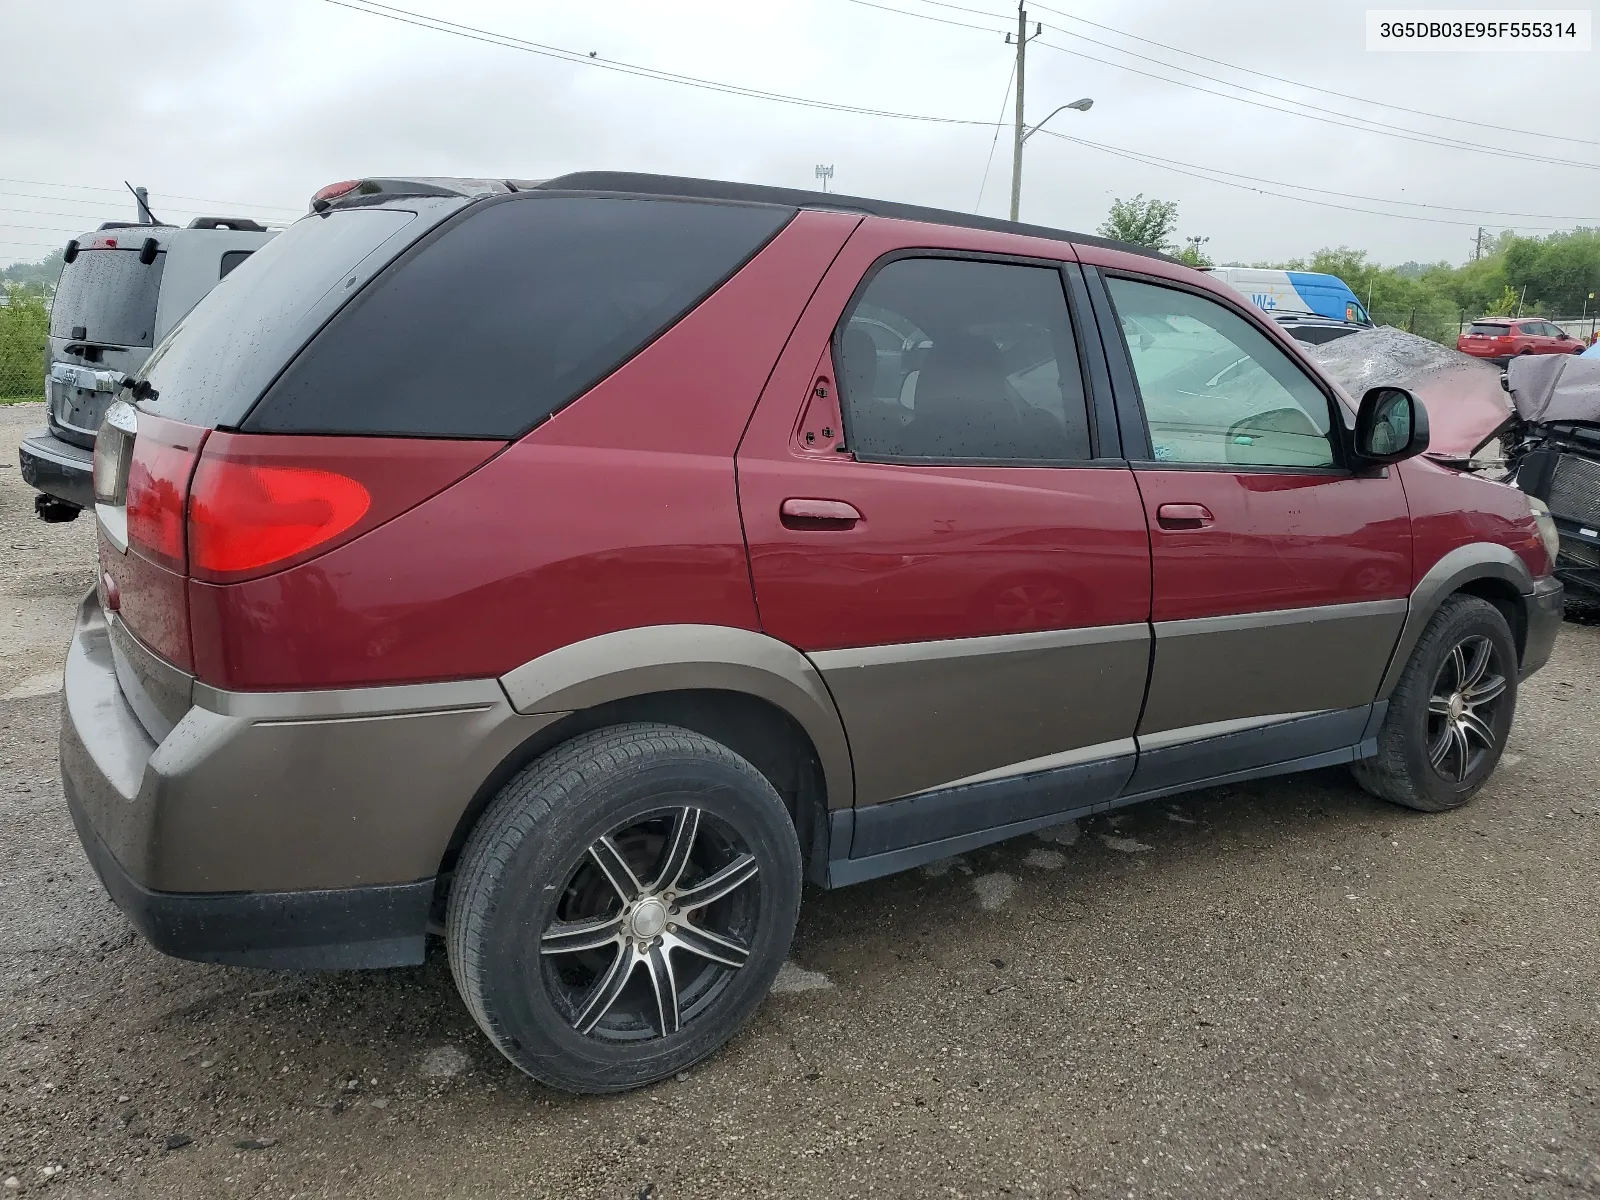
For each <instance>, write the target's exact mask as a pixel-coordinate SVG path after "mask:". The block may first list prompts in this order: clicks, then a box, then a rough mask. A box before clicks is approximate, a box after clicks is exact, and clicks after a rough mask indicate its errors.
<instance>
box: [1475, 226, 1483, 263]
mask: <svg viewBox="0 0 1600 1200" xmlns="http://www.w3.org/2000/svg"><path fill="white" fill-rule="evenodd" d="M1482 256H1483V226H1482V225H1479V226H1478V240H1477V242H1475V243H1474V244H1473V247H1472V261H1473V262H1477V261H1478V259H1479V258H1481V257H1482Z"/></svg>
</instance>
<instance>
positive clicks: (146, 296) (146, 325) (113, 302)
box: [50, 250, 167, 346]
mask: <svg viewBox="0 0 1600 1200" xmlns="http://www.w3.org/2000/svg"><path fill="white" fill-rule="evenodd" d="M166 265H167V253H166V251H165V250H163V251H161V252H159V253H158V254H157V255H156V260H155V262H153V263H150V264H148V265H146V264H145V263H142V262H140V261H139V252H138V251H137V250H80V251H78V256H77V257H76V258H74V259H73V260H72V261H71V262H69V263H67V264H66V265H65V266H63V267H62V268H61V281H60V282H59V283H58V284H57V285H56V299H55V306H54V307H53V308H52V309H51V314H50V336H51V337H56V338H73V337H76V339H78V340H83V341H90V342H99V343H101V344H103V345H109V346H148V345H150V344H151V340H152V337H153V335H154V334H155V330H156V300H157V298H159V297H160V295H161V273H162V271H163V270H164V269H165V268H166ZM78 328H81V329H82V330H83V332H82V333H81V334H77V335H74V334H73V330H74V329H78Z"/></svg>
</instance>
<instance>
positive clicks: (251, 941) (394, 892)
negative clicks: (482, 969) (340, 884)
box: [66, 784, 433, 970]
mask: <svg viewBox="0 0 1600 1200" xmlns="http://www.w3.org/2000/svg"><path fill="white" fill-rule="evenodd" d="M66 792H67V808H68V810H69V811H70V812H71V813H72V823H73V825H74V826H76V827H77V830H78V837H79V839H80V840H82V842H83V848H84V851H85V853H87V854H88V856H89V862H90V863H91V864H92V865H93V867H94V870H95V874H96V875H98V876H100V882H101V883H102V884H104V885H105V889H106V892H107V893H108V894H109V895H110V896H111V899H112V901H113V902H114V903H115V904H116V906H117V907H118V908H120V909H121V910H122V911H123V913H124V914H125V915H126V916H127V918H128V920H130V921H132V922H133V925H134V928H136V929H137V930H138V931H139V932H140V933H142V934H143V935H144V936H145V939H146V940H147V941H149V943H150V944H151V945H152V946H154V947H155V948H156V949H157V950H160V951H161V952H162V953H163V954H170V955H172V956H173V957H174V958H188V959H194V960H195V961H197V962H214V963H227V964H230V965H232V966H240V967H275V968H280V969H295V970H317V969H327V970H350V969H353V968H357V967H401V966H408V965H411V964H414V963H420V962H421V961H422V959H423V941H424V934H425V933H426V930H427V922H428V908H429V906H430V905H431V904H432V902H433V880H431V879H425V880H421V881H419V882H417V883H409V884H397V885H394V886H391V887H359V888H338V889H327V890H322V891H307V892H154V891H151V890H150V889H149V888H146V887H141V886H140V885H139V884H138V883H136V882H135V881H134V879H133V877H132V876H131V875H129V874H128V873H127V872H126V871H125V870H123V869H122V864H121V863H119V862H118V861H117V860H116V858H114V857H113V856H112V854H111V851H110V850H108V849H107V848H106V845H105V843H104V842H102V841H101V840H100V836H99V834H97V833H96V832H95V830H94V828H93V827H92V826H91V825H90V823H89V818H88V815H87V813H86V812H85V811H84V806H83V804H82V803H81V801H80V800H79V798H78V797H77V795H76V794H75V792H74V789H73V787H72V786H71V784H68V786H67V789H66Z"/></svg>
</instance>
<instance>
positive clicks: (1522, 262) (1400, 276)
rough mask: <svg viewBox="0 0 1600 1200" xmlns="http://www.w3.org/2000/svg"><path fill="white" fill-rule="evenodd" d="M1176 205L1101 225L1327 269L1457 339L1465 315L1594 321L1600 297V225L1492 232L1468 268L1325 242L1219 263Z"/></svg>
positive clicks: (1382, 305) (1197, 257)
mask: <svg viewBox="0 0 1600 1200" xmlns="http://www.w3.org/2000/svg"><path fill="white" fill-rule="evenodd" d="M1177 227H1178V205H1177V202H1176V201H1172V200H1156V199H1149V200H1147V199H1145V197H1144V194H1143V193H1140V194H1139V195H1137V196H1134V197H1133V198H1132V199H1130V200H1123V199H1120V198H1119V199H1117V200H1116V201H1115V202H1114V203H1113V204H1112V205H1111V211H1110V213H1109V214H1108V215H1107V217H1106V220H1105V221H1104V222H1103V223H1102V224H1101V225H1100V228H1099V230H1098V231H1097V232H1099V233H1100V234H1101V235H1102V236H1103V237H1110V238H1116V239H1117V240H1118V241H1125V242H1132V243H1133V244H1135V245H1139V246H1147V247H1149V248H1151V249H1154V250H1162V251H1165V252H1166V253H1168V254H1171V255H1173V256H1174V257H1175V258H1178V259H1180V260H1181V261H1184V262H1187V263H1188V264H1189V265H1190V266H1196V267H1210V266H1218V265H1221V266H1230V267H1244V266H1249V267H1264V268H1268V269H1277V270H1284V271H1320V272H1324V273H1326V274H1329V275H1337V276H1338V277H1339V278H1340V279H1342V280H1344V281H1345V283H1346V284H1348V285H1349V287H1350V290H1351V291H1353V292H1354V293H1355V294H1356V295H1357V296H1358V297H1359V298H1360V299H1361V302H1362V303H1363V304H1365V305H1366V307H1367V311H1368V312H1369V313H1371V314H1372V317H1373V319H1374V320H1375V321H1377V322H1379V323H1380V324H1387V325H1397V326H1400V327H1402V328H1408V329H1411V330H1412V331H1413V332H1415V333H1419V334H1422V335H1423V336H1425V337H1430V338H1433V339H1434V340H1435V341H1440V342H1445V343H1447V344H1450V345H1453V344H1454V343H1455V339H1456V334H1457V332H1458V330H1459V328H1460V324H1461V322H1462V321H1471V320H1473V319H1474V318H1476V317H1483V316H1498V317H1511V316H1542V317H1559V318H1563V319H1572V320H1576V319H1578V318H1580V317H1585V316H1587V317H1589V318H1593V317H1594V315H1595V311H1596V304H1597V301H1596V299H1595V296H1596V295H1600V229H1597V228H1586V227H1580V228H1578V229H1574V230H1572V231H1571V232H1559V233H1551V234H1548V235H1546V236H1544V237H1525V236H1521V235H1519V234H1517V233H1515V232H1513V231H1511V230H1506V231H1504V232H1501V233H1498V234H1496V235H1494V236H1493V237H1486V238H1484V239H1483V241H1482V245H1481V249H1480V251H1479V252H1478V253H1477V254H1476V256H1475V257H1474V258H1472V259H1470V260H1468V261H1467V262H1465V263H1463V264H1461V265H1460V266H1456V265H1453V264H1451V263H1448V262H1433V263H1420V262H1406V263H1401V264H1400V265H1399V266H1383V265H1381V264H1379V263H1375V262H1372V261H1370V260H1369V259H1368V257H1367V252H1366V251H1365V250H1356V249H1352V248H1351V247H1349V246H1340V247H1337V248H1333V247H1325V248H1323V249H1321V250H1318V251H1317V252H1316V253H1315V254H1313V255H1311V256H1310V257H1309V258H1297V259H1290V260H1289V261H1287V262H1252V263H1223V264H1217V263H1213V262H1212V261H1211V260H1210V259H1208V258H1206V257H1205V255H1204V254H1203V253H1202V252H1201V246H1203V244H1204V239H1195V238H1188V239H1184V240H1183V243H1182V244H1181V245H1180V244H1179V239H1178V238H1177V237H1176V236H1175V235H1176V232H1177Z"/></svg>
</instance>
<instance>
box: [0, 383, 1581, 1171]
mask: <svg viewBox="0 0 1600 1200" xmlns="http://www.w3.org/2000/svg"><path fill="white" fill-rule="evenodd" d="M39 418H40V413H39V410H38V407H37V406H21V407H16V408H0V463H3V464H4V467H3V469H0V545H4V546H6V547H7V552H6V556H5V560H4V563H5V567H4V571H3V573H0V588H3V590H4V597H3V601H4V608H3V610H0V616H3V620H4V624H3V626H0V629H3V633H0V829H3V830H4V836H3V838H0V856H3V862H4V872H3V874H0V1180H4V1182H5V1188H6V1190H5V1191H4V1192H3V1193H0V1195H3V1196H6V1197H9V1196H15V1195H29V1196H32V1195H47V1196H59V1197H71V1196H107V1197H110V1196H161V1197H197V1198H198V1197H207V1198H209V1197H217V1196H271V1197H289V1196H300V1197H312V1196H350V1197H363V1198H365V1197H373V1196H392V1195H429V1196H517V1197H535V1196H561V1197H569V1196H605V1197H647V1198H652V1200H659V1198H667V1197H701V1196H728V1195H735V1194H739V1195H781V1196H818V1195H824V1196H854V1195H866V1194H870V1193H875V1194H879V1195H905V1194H916V1195H933V1194H948V1195H968V1196H1002V1195H1009V1196H1094V1197H1102V1196H1103V1197H1123V1196H1134V1197H1181V1198H1185V1200H1187V1198H1190V1197H1197V1196H1204V1197H1232V1196H1250V1197H1288V1196H1294V1197H1309V1196H1358V1195H1359V1196H1388V1197H1396V1196H1405V1197H1414V1196H1440V1197H1488V1196H1506V1197H1511V1196H1515V1197H1557V1196H1560V1197H1570V1196H1573V1195H1581V1194H1600V1067H1597V1064H1596V1057H1595V1051H1594V1047H1595V1045H1596V1040H1597V1034H1600V1011H1597V1002H1596V996H1597V990H1596V984H1597V983H1600V966H1597V963H1600V956H1597V950H1600V922H1597V920H1596V918H1595V900H1596V895H1597V884H1600V806H1597V804H1600V802H1597V797H1600V786H1597V768H1596V763H1597V762H1600V753H1597V752H1600V711H1597V699H1596V691H1595V686H1594V681H1595V679H1596V678H1597V667H1600V629H1596V628H1582V627H1577V626H1568V627H1567V628H1566V629H1565V630H1564V631H1563V633H1562V637H1561V642H1560V644H1559V646H1558V648H1557V653H1556V658H1555V661H1554V662H1553V663H1552V664H1551V666H1550V667H1549V668H1548V669H1547V670H1546V671H1545V672H1543V673H1542V674H1540V675H1539V676H1538V677H1536V678H1535V680H1533V681H1532V682H1531V683H1530V684H1529V685H1528V687H1527V688H1526V689H1525V691H1524V692H1523V698H1522V705H1521V711H1520V712H1519V715H1518V719H1517V724H1516V728H1515V730H1514V732H1513V734H1512V745H1511V750H1510V752H1509V753H1508V755H1507V758H1506V761H1505V764H1504V765H1503V766H1502V767H1501V770H1500V772H1499V774H1498V775H1497V776H1496V777H1495V779H1494V781H1493V782H1492V783H1491V784H1490V786H1489V787H1488V788H1487V789H1486V790H1485V791H1484V792H1483V793H1482V794H1481V795H1480V797H1479V798H1478V799H1477V801H1476V802H1475V803H1474V804H1472V805H1471V806H1469V807H1468V808H1466V809H1465V810H1463V811H1460V812H1456V813H1451V814H1448V815H1444V816H1423V815H1420V814H1415V813H1409V812H1405V811H1402V810H1399V809H1395V808H1390V807H1388V806H1386V805H1383V804H1380V803H1378V802H1376V801H1373V800H1371V799H1369V798H1368V797H1366V796H1365V795H1363V794H1362V793H1361V792H1359V791H1357V790H1356V789H1355V787H1354V786H1353V785H1352V784H1351V783H1350V782H1349V780H1348V777H1347V776H1345V775H1344V774H1342V773H1339V772H1327V773H1321V774H1316V775H1311V776H1306V777H1300V778H1292V779H1283V780H1276V781H1269V782H1265V783H1261V784H1256V785H1248V786H1241V787H1236V788H1231V789H1217V790H1213V791H1209V792H1205V793H1201V794H1197V795H1194V796H1189V797H1184V798H1183V799H1182V800H1181V802H1179V803H1175V804H1168V803H1160V804H1155V805H1150V806H1146V807H1145V808H1143V809H1140V810H1135V811H1132V812H1129V813H1128V814H1127V815H1126V816H1124V817H1122V818H1120V819H1116V820H1097V821H1093V822H1088V823H1085V824H1084V825H1082V826H1081V827H1079V826H1068V827H1064V828H1061V829H1058V830H1055V831H1051V833H1050V834H1049V836H1047V837H1038V836H1035V837H1029V838H1026V839H1020V840H1018V841H1015V842H1011V843H1007V844H1005V845H1002V846H998V847H995V848H994V849H992V850H989V851H984V852H979V853H975V854H971V855H967V856H965V857H964V858H962V859H958V860H953V861H951V862H947V863H942V864H937V865H936V866H935V867H932V868H928V869H925V870H922V871H917V872H912V873H910V874H909V875H905V876H902V877H898V878H894V879H887V880H882V881H879V882H877V883H871V884H865V885H862V886H859V887H856V888H851V889H847V890H844V891H841V892H836V893H832V894H824V893H818V892H812V893H810V894H808V896H807V901H806V907H805V910H804V912H803V913H802V916H801V921H800V930H799V935H798V939H797V942H796V945H795V949H794V954H793V963H792V964H791V965H790V966H789V967H787V968H786V969H785V972H784V974H783V976H782V978H781V980H780V989H779V992H780V994H777V995H775V996H774V997H773V998H772V999H771V1000H770V1001H769V1002H768V1003H767V1004H766V1005H765V1006H764V1007H763V1009H762V1010H761V1012H760V1013H759V1014H758V1015H757V1017H756V1019H755V1020H754V1021H753V1022H752V1024H751V1025H750V1027H749V1028H748V1029H746V1030H745V1031H744V1032H743V1033H742V1034H740V1035H739V1036H738V1037H737V1038H736V1039H735V1040H734V1042H733V1044H732V1045H731V1046H730V1047H729V1048H728V1049H726V1050H725V1051H724V1052H722V1053H721V1054H719V1055H718V1056H716V1057H715V1058H714V1059H712V1060H711V1061H710V1062H709V1063H707V1064H705V1065H704V1066H702V1067H700V1068H698V1069H696V1070H695V1071H693V1072H690V1073H688V1074H686V1075H685V1076H683V1077H680V1078H679V1079H677V1080H676V1081H671V1082H668V1083H665V1084H662V1085H658V1086H656V1087H653V1088H649V1089H646V1090H644V1091H641V1092H637V1093H633V1094H630V1095H625V1096H621V1097H612V1098H607V1099H573V1098H570V1097H565V1096H561V1095H556V1094H552V1093H549V1092H546V1091H544V1090H542V1089H540V1088H539V1087H537V1086H535V1085H533V1084H531V1083H529V1082H527V1081H526V1080H525V1079H523V1078H522V1077H521V1076H519V1075H518V1074H516V1073H515V1072H514V1071H513V1070H512V1069H511V1068H510V1067H509V1066H507V1065H506V1064H505V1063H503V1062H502V1061H501V1060H500V1059H499V1058H498V1057H497V1056H496V1055H495V1053H494V1052H493V1051H492V1050H491V1049H490V1048H489V1046H488V1045H487V1044H486V1043H485V1041H484V1040H483V1039H482V1038H481V1037H480V1036H479V1035H478V1033H477V1031H476V1030H475V1028H474V1027H473V1025H472V1023H471V1021H470V1019H469V1018H468V1017H467V1015H466V1012H465V1010H464V1009H463V1008H462V1006H461V1004H460V1002H459V1001H458V1000H457V998H456V994H455V989H454V987H453V986H452V984H451V980H450V974H449V970H448V968H447V966H446V964H445V961H444V955H443V953H442V952H441V951H440V950H439V948H438V947H435V950H434V953H433V954H432V955H431V957H430V959H429V961H428V963H427V964H426V965H424V966H422V967H418V968H414V969H407V970H398V971H388V972H374V973H347V974H334V975H314V974H293V973H281V972H254V971H245V970H235V969H226V968H219V967H209V966H202V965H199V964H194V963H184V962H177V961H174V960H171V959H167V958H163V957H162V956H160V955H159V954H157V953H155V952H154V951H153V950H151V949H150V948H149V947H148V946H147V945H145V943H144V942H143V941H141V940H140V939H139V938H137V937H136V936H135V935H133V933H132V932H131V930H130V929H129V927H128V925H127V923H126V922H125V921H124V920H123V919H122V918H121V917H120V915H119V914H118V913H117V912H116V910H115V909H114V908H113V907H112V906H111V905H110V903H109V902H108V901H107V900H106V899H105V898H104V896H103V895H102V893H101V891H100V888H99V886H98V884H97V883H96V881H95V879H94V877H93V875H92V873H91V872H90V870H89V867H88V866H87V864H86V863H85V861H84V858H83V855H82V853H81V851H80V850H79V848H78V845H77V842H76V840H75V839H74V837H73V834H72V830H71V827H70V824H69V823H68V820H67V817H66V814H65V812H64V811H63V807H62V801H61V794H60V787H59V784H58V783H57V781H56V761H55V759H56V756H55V742H56V731H57V703H58V699H57V697H56V695H55V694H54V692H55V688H56V687H57V686H58V671H59V664H60V660H61V656H62V650H63V646H64V642H65V639H66V636H67V631H68V628H69V616H70V612H71V610H72V607H73V605H74V604H75V603H76V600H77V597H78V596H79V595H80V594H81V593H82V592H83V591H84V590H86V589H87V588H88V586H89V584H90V581H91V578H92V569H91V565H90V564H91V530H90V528H89V522H88V521H86V520H80V521H78V522H76V523H74V524H71V525H64V526H47V525H42V524H39V523H37V522H36V521H34V520H33V518H32V515H31V501H30V496H29V494H28V492H27V491H26V489H25V488H24V487H23V486H22V484H21V481H20V479H19V478H18V476H17V472H16V468H15V462H16V459H15V446H16V441H17V438H18V437H19V436H20V434H21V433H22V432H23V431H24V430H25V429H26V428H27V427H28V426H30V425H32V424H36V423H37V422H38V421H39ZM19 547H20V549H19ZM12 1179H14V1180H15V1181H16V1183H15V1186H13V1185H12V1183H11V1180H12Z"/></svg>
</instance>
